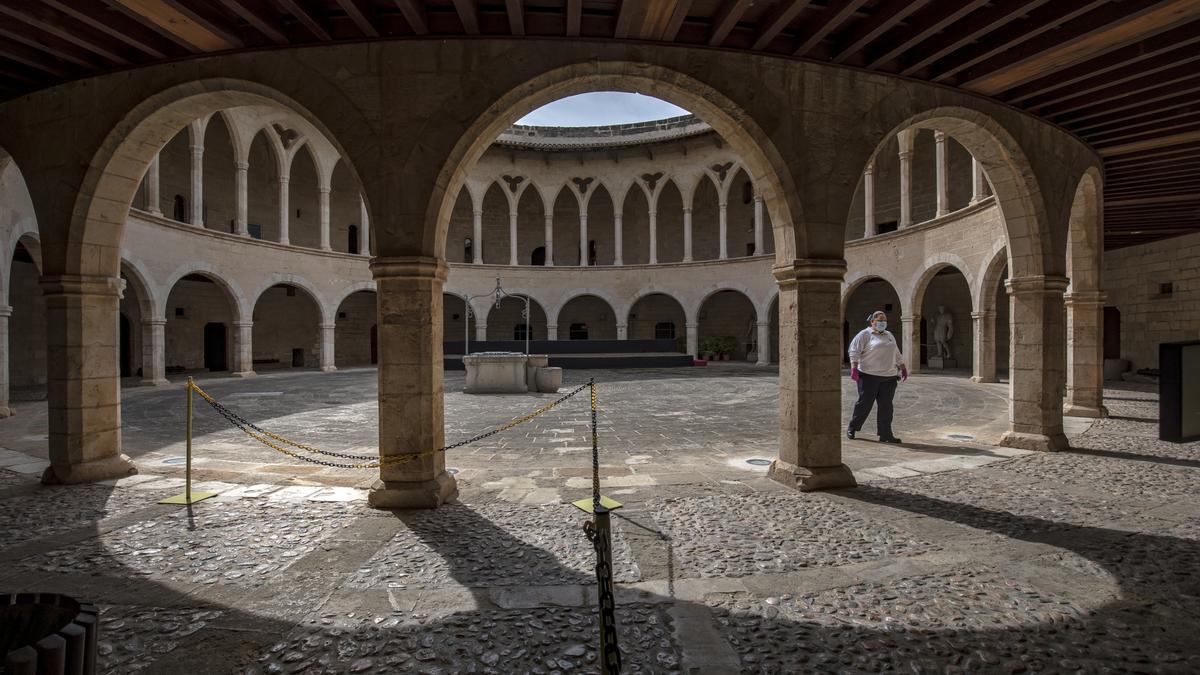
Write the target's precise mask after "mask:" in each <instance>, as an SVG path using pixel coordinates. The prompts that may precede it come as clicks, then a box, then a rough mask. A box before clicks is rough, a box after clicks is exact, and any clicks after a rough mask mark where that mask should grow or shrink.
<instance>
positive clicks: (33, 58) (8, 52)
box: [0, 40, 79, 79]
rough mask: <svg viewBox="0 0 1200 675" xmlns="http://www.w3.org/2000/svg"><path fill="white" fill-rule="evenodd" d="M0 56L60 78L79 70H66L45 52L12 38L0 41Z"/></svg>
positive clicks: (70, 75)
mask: <svg viewBox="0 0 1200 675" xmlns="http://www.w3.org/2000/svg"><path fill="white" fill-rule="evenodd" d="M0 57H4V58H6V59H8V60H10V61H13V62H16V63H19V64H21V65H23V66H25V67H26V68H32V69H34V70H37V71H40V72H43V73H46V74H48V75H53V76H54V77H57V78H60V79H66V78H69V77H73V76H74V74H75V73H77V72H79V71H76V70H68V69H66V68H64V67H63V65H62V63H61V62H59V61H53V60H51V59H50V58H48V57H47V56H46V53H45V52H42V51H39V50H36V49H31V48H29V47H26V46H25V45H23V44H20V43H19V42H16V41H14V40H5V41H3V42H0Z"/></svg>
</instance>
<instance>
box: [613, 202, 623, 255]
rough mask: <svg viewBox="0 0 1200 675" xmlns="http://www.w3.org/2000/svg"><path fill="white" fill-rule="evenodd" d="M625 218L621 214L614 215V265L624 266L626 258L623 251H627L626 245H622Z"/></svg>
mask: <svg viewBox="0 0 1200 675" xmlns="http://www.w3.org/2000/svg"><path fill="white" fill-rule="evenodd" d="M623 218H624V216H623V215H622V214H620V213H614V214H613V264H614V265H624V264H625V258H624V256H623V255H622V251H624V250H625V245H624V243H622V238H623V234H624V233H623V232H622V230H624V229H625V228H624V227H623V226H622V225H621V220H622V219H623Z"/></svg>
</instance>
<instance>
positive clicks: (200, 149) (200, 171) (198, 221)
mask: <svg viewBox="0 0 1200 675" xmlns="http://www.w3.org/2000/svg"><path fill="white" fill-rule="evenodd" d="M190 147H191V151H192V194H191V198H192V219H191V221H190V223H191V224H192V225H195V226H196V227H204V146H203V145H192V146H190Z"/></svg>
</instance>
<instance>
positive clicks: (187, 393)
mask: <svg viewBox="0 0 1200 675" xmlns="http://www.w3.org/2000/svg"><path fill="white" fill-rule="evenodd" d="M195 386H196V385H195V384H194V383H193V382H192V378H190V377H189V378H188V379H187V386H186V387H184V388H183V391H184V397H185V399H186V401H187V404H186V405H187V464H186V466H185V467H184V488H183V494H180V495H175V496H174V497H167V498H166V499H164V500H162V501H160V502H159V504H195V503H196V502H199V501H203V500H205V499H208V498H209V497H216V496H217V493H216V492H192V390H193V389H194V388H195Z"/></svg>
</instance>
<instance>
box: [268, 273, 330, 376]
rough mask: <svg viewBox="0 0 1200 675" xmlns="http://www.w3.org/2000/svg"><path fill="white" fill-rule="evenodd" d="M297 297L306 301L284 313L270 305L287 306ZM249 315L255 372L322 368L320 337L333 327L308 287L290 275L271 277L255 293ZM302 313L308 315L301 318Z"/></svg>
mask: <svg viewBox="0 0 1200 675" xmlns="http://www.w3.org/2000/svg"><path fill="white" fill-rule="evenodd" d="M293 289H299V292H292V293H289V292H288V291H289V290H293ZM301 296H302V297H305V298H307V302H304V301H301V302H299V303H293V305H292V306H291V307H289V308H288V309H287V310H282V309H281V308H280V307H278V306H277V305H275V304H273V303H275V302H285V301H287V302H291V301H292V298H298V297H301ZM297 304H298V305H300V306H296V305H297ZM306 304H307V309H306V308H305V307H304V305H306ZM252 311H253V314H252V321H253V322H254V326H253V328H252V331H253V333H252V335H253V337H252V341H251V346H252V350H253V352H252V358H253V363H254V367H255V370H258V369H260V368H272V367H283V368H287V367H292V368H295V367H302V368H311V367H313V366H316V365H318V364H322V365H323V361H324V360H325V359H324V358H322V357H323V356H324V351H325V345H324V344H323V342H324V340H323V335H322V333H323V331H324V327H325V326H326V325H330V324H333V319H332V318H331V317H330V315H329V314H328V313H327V309H326V308H325V307H323V306H322V303H321V296H320V295H319V294H318V293H316V292H315V291H314V290H313V288H312V285H311V284H308V283H307V282H306V281H304V280H303V279H301V278H299V277H295V276H294V275H275V277H274V280H273V281H272V282H270V283H267V284H265V285H263V286H262V287H260V289H259V291H258V292H257V293H255V296H254V306H253V309H252ZM306 313H308V314H309V315H308V316H305V314H306ZM310 321H311V323H309V322H310ZM297 324H298V325H297ZM334 325H335V326H336V324H334ZM330 365H332V364H330Z"/></svg>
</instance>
